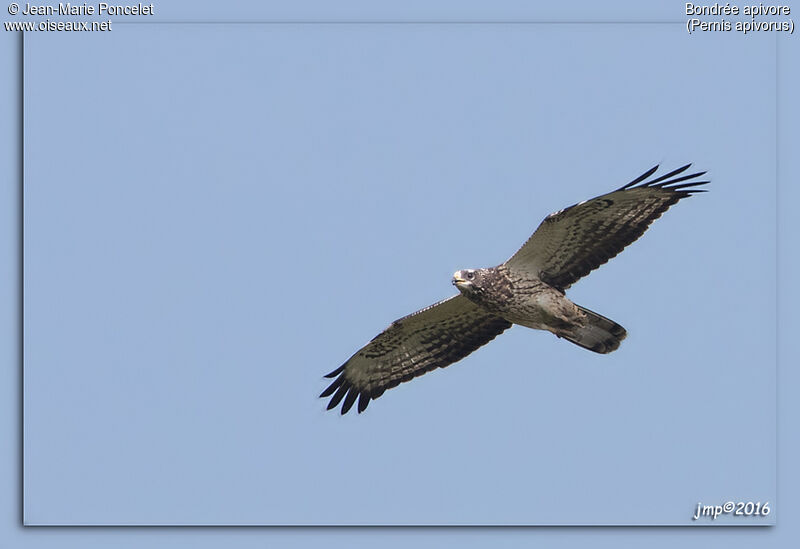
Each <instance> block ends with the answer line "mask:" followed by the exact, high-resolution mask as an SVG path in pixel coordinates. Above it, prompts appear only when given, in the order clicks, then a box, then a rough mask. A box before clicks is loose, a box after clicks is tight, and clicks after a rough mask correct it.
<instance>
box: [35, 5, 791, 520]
mask: <svg viewBox="0 0 800 549" xmlns="http://www.w3.org/2000/svg"><path fill="white" fill-rule="evenodd" d="M680 18H681V14H680V13H676V14H675V17H674V19H680ZM528 19H534V18H533V17H530V18H528ZM775 44H776V43H775V38H774V36H773V35H769V34H768V35H756V36H752V37H743V36H741V35H737V34H714V35H703V36H692V37H689V36H688V35H687V34H686V33H685V30H683V29H682V27H681V26H680V25H672V26H671V25H655V24H643V25H630V24H626V25H621V24H619V25H609V24H606V25H585V24H581V25H539V24H536V25H534V24H524V25H518V24H514V25H510V24H490V25H487V24H484V25H452V24H450V25H444V24H440V25H420V24H403V25H386V24H367V25H364V24H359V25H296V24H280V25H263V24H262V25H120V26H118V27H117V28H115V30H114V31H113V32H112V33H111V34H108V35H106V36H104V37H103V38H102V47H98V38H97V37H96V36H91V35H88V34H85V35H80V34H76V35H73V36H70V38H69V40H68V41H66V40H64V37H63V36H61V35H58V34H55V33H38V34H31V35H29V36H27V37H26V43H25V158H24V160H25V205H24V215H25V226H24V229H25V233H24V234H25V265H24V266H25V280H24V282H25V299H24V306H25V324H24V328H25V341H24V352H25V363H24V369H25V370H24V375H25V379H24V381H25V391H24V398H25V408H24V412H25V440H24V449H25V461H24V465H25V477H24V481H25V483H24V490H25V509H24V510H25V518H26V520H27V522H28V523H30V524H254V525H257V524H690V523H691V522H692V521H691V515H692V513H693V512H694V509H695V507H696V505H697V503H698V502H703V503H704V504H716V503H720V504H721V503H723V502H725V501H728V500H734V501H739V500H744V501H748V500H752V501H771V502H774V501H775V499H776V483H775V479H776V455H775V447H776V439H775V435H776V417H775V412H776V408H775V394H776V366H775V364H776V346H775V337H776V336H775V330H776V320H775V319H776V310H775V294H776V286H775V284H776V256H775V253H776V232H775V231H776V225H775V217H774V216H775V211H776V183H775V181H776V146H777V144H776V127H775V123H776V120H775V112H776V104H775V97H776V91H775V85H776V77H775V73H776V65H775V60H776V51H775ZM742 67H746V68H747V70H742ZM686 162H694V163H695V166H696V167H697V168H698V169H701V170H708V171H709V177H710V178H711V180H712V184H711V186H710V191H711V192H709V193H706V194H704V195H700V196H698V197H694V198H692V199H689V200H686V201H684V202H682V203H680V204H679V205H678V206H676V207H675V208H673V209H672V210H670V211H669V212H668V213H667V214H665V216H664V217H663V219H661V220H659V221H657V222H656V224H655V225H654V227H653V228H652V229H651V231H649V232H648V233H647V234H646V235H645V236H644V237H643V238H642V239H641V240H640V241H639V242H637V243H635V244H634V245H632V246H631V247H630V248H629V249H628V250H626V251H625V252H624V253H623V254H622V255H620V256H619V257H618V258H616V259H614V260H612V262H611V263H609V264H608V265H606V266H604V267H602V268H601V269H600V270H599V271H596V272H595V273H593V274H592V275H591V276H590V277H588V278H586V279H584V280H582V281H581V282H579V283H578V284H577V285H576V286H575V287H574V288H573V289H571V290H570V292H569V295H570V297H571V298H573V300H575V301H576V302H578V303H581V304H583V305H585V306H587V307H589V308H591V309H593V310H596V311H598V312H600V313H602V314H604V315H606V316H608V317H610V318H613V319H614V320H616V321H618V322H620V323H621V324H622V325H624V326H625V327H626V328H627V329H628V332H629V336H628V339H627V340H626V341H625V342H624V343H623V345H622V347H621V348H620V350H619V351H617V352H615V353H613V354H611V355H608V356H599V355H595V354H592V353H589V352H586V351H584V350H582V349H579V348H577V347H574V346H572V345H570V344H568V343H566V342H564V341H560V340H557V339H556V338H555V337H553V336H552V335H550V334H546V333H543V332H534V331H531V330H527V329H524V328H521V327H516V328H514V329H512V330H511V331H510V332H508V333H507V334H504V335H503V336H501V337H499V338H498V339H497V340H496V341H495V342H493V343H492V344H491V345H489V346H487V347H486V348H483V349H481V350H479V351H478V352H476V353H475V354H473V355H471V356H470V357H468V358H466V359H465V360H463V361H461V362H459V363H457V364H456V365H453V366H451V367H449V368H448V369H446V370H443V371H437V372H434V373H430V374H427V375H426V376H424V377H422V378H420V379H417V380H415V381H413V382H412V383H409V384H404V385H402V386H400V387H398V388H396V389H393V390H391V391H389V392H387V393H385V395H384V396H382V397H381V398H380V399H378V400H377V401H375V402H373V403H372V404H371V405H370V408H369V409H368V410H367V412H366V413H365V414H361V415H356V414H350V415H348V416H346V417H340V416H339V415H338V414H334V413H332V412H325V411H324V407H325V401H323V400H320V399H317V398H316V395H317V394H318V393H319V392H320V391H321V390H322V389H323V388H324V387H325V386H326V383H325V381H324V380H323V379H322V375H323V374H325V373H327V372H328V371H330V370H332V369H334V368H336V367H337V366H339V365H340V364H341V363H342V362H343V361H344V360H345V359H346V358H347V357H348V356H350V354H352V353H353V352H354V351H355V350H357V349H358V347H359V346H361V345H362V344H363V343H365V342H366V341H367V340H369V339H370V338H371V337H373V336H374V335H375V334H377V333H378V332H379V331H380V330H381V329H383V328H384V327H385V326H386V325H388V323H389V322H391V321H392V320H394V319H395V318H397V317H399V316H402V315H405V314H408V313H410V312H412V311H414V310H416V309H419V308H421V307H424V306H426V305H428V304H430V303H433V302H434V301H437V300H439V299H442V298H444V297H447V296H449V295H452V294H453V289H452V287H451V285H450V276H451V274H452V272H453V271H454V270H456V269H458V268H463V267H478V266H488V265H493V264H497V263H499V262H502V261H503V260H505V259H506V258H507V257H508V256H509V255H510V254H511V253H513V251H515V250H516V249H517V247H518V246H519V245H520V244H521V243H522V242H523V241H524V240H525V239H526V238H527V237H528V236H529V235H530V233H531V232H532V231H533V230H534V229H535V227H536V226H537V225H538V223H539V222H540V221H541V219H542V218H543V217H544V216H545V215H547V214H548V213H550V212H552V211H554V210H558V209H561V208H563V207H565V206H568V205H570V204H572V203H575V202H577V201H580V200H583V199H586V198H590V197H592V196H596V195H598V194H602V193H604V192H607V191H609V190H612V189H614V188H616V187H618V186H620V185H622V184H624V183H626V182H627V181H629V180H631V179H633V178H634V177H636V176H638V175H639V174H640V173H641V172H643V171H645V170H646V169H647V168H649V167H651V166H652V165H653V164H656V163H661V164H662V167H663V168H664V169H672V168H675V167H678V166H680V165H682V164H683V163H686ZM774 516H776V515H772V517H770V518H768V519H766V520H758V521H755V520H753V519H750V520H749V521H748V520H734V519H731V518H721V519H718V522H727V523H734V524H742V523H747V522H758V523H772V522H773V518H774Z"/></svg>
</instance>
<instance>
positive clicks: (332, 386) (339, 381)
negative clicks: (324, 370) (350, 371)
mask: <svg viewBox="0 0 800 549" xmlns="http://www.w3.org/2000/svg"><path fill="white" fill-rule="evenodd" d="M342 383H344V376H340V377H338V378H336V379H335V380H334V382H333V383H331V384H330V385H328V387H327V388H326V389H325V390H324V391H322V393H321V394H320V395H319V398H325V397H328V396H331V395H332V394H333V391H335V390H336V389H337V388H338V387H339V385H341V384H342Z"/></svg>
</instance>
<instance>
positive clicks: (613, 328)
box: [453, 264, 626, 353]
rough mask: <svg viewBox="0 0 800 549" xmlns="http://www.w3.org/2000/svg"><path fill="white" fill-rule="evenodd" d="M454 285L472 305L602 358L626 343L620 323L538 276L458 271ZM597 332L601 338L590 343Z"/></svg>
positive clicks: (502, 270) (510, 271) (509, 271)
mask: <svg viewBox="0 0 800 549" xmlns="http://www.w3.org/2000/svg"><path fill="white" fill-rule="evenodd" d="M453 284H454V285H455V286H456V287H457V288H458V289H459V291H460V292H461V293H462V294H463V295H464V296H465V297H466V298H467V299H469V300H470V301H472V302H473V303H475V304H477V305H478V306H480V307H481V308H483V309H485V310H487V311H490V312H492V313H494V314H496V315H497V316H500V317H502V318H504V319H505V320H507V321H509V322H511V323H512V324H519V325H520V326H525V327H526V328H532V329H534V330H547V331H548V332H552V333H553V334H555V335H556V336H558V337H563V338H565V339H567V340H569V341H572V342H573V343H575V344H577V345H580V346H581V347H584V348H587V349H590V350H592V351H595V352H598V353H610V352H611V351H613V350H615V349H616V348H617V347H619V344H620V342H621V341H622V340H623V339H625V335H626V333H625V329H624V328H623V327H622V326H620V325H619V324H617V323H616V322H613V321H611V320H608V319H607V318H605V317H602V316H600V315H598V314H597V313H594V312H592V311H589V310H588V309H585V308H583V307H581V306H579V305H576V304H575V303H573V302H572V301H570V299H569V298H568V297H567V296H566V295H565V293H564V292H563V291H561V290H558V289H557V288H554V287H552V286H550V285H549V284H547V283H546V282H542V280H541V279H540V278H539V277H538V276H533V275H531V274H530V273H528V272H526V271H520V270H517V269H513V268H511V267H508V266H507V265H505V264H503V265H498V266H497V267H491V268H489V269H466V270H461V271H457V272H456V273H455V274H454V275H453ZM592 328H594V332H593V333H595V332H596V333H595V334H594V336H592V337H589V336H590V334H589V333H587V330H590V329H592ZM601 332H603V333H601ZM598 339H599V341H598Z"/></svg>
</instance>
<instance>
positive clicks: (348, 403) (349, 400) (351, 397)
mask: <svg viewBox="0 0 800 549" xmlns="http://www.w3.org/2000/svg"><path fill="white" fill-rule="evenodd" d="M356 398H358V389H356V388H355V387H353V386H352V385H351V386H350V390H349V391H347V397H345V399H344V404H342V415H345V414H346V413H347V412H348V411H350V408H352V407H353V403H354V402H355V401H356Z"/></svg>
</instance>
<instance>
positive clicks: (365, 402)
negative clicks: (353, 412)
mask: <svg viewBox="0 0 800 549" xmlns="http://www.w3.org/2000/svg"><path fill="white" fill-rule="evenodd" d="M369 401H370V397H369V395H368V394H367V393H361V396H360V397H358V413H359V414H360V413H361V412H363V411H364V410H366V409H367V406H369Z"/></svg>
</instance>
